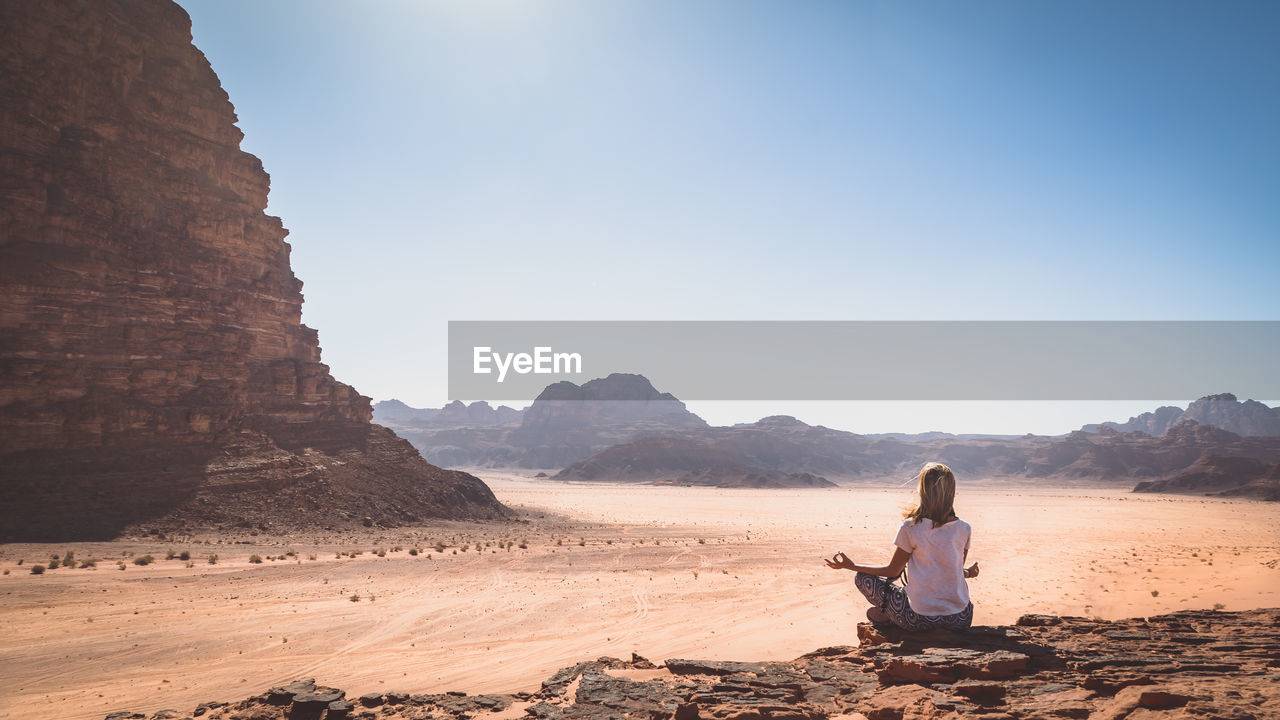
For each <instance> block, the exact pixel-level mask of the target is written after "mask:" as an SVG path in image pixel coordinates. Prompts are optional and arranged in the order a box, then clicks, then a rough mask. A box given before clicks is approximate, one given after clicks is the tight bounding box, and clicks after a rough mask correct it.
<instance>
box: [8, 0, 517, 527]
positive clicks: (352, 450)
mask: <svg viewBox="0 0 1280 720" xmlns="http://www.w3.org/2000/svg"><path fill="white" fill-rule="evenodd" d="M0 67H2V68H3V71H2V72H0V97H3V103H0V126H2V127H3V128H4V132H3V134H2V135H0V186H2V187H3V192H2V193H0V197H3V198H4V199H3V201H2V202H3V205H0V286H2V287H3V293H2V294H0V539H3V538H9V539H16V538H30V539H60V538H69V537H92V536H103V535H110V534H113V533H114V532H116V531H117V530H119V529H120V528H121V527H123V526H124V525H126V524H128V523H129V522H132V521H136V520H141V519H147V518H155V517H164V516H166V515H168V514H170V513H172V512H173V511H175V509H177V508H181V507H183V506H191V507H190V508H189V510H190V513H189V514H192V515H193V516H195V515H203V514H205V513H204V509H205V508H202V507H200V506H196V505H192V503H193V502H194V501H196V500H198V499H203V500H204V501H205V505H208V506H210V509H212V510H214V511H215V512H216V511H219V508H222V509H223V510H225V511H226V512H224V513H223V514H228V515H234V514H235V512H234V503H230V504H228V503H224V502H223V498H224V496H229V494H230V495H231V496H233V495H234V493H235V492H239V490H237V489H236V488H239V489H240V490H254V489H255V484H256V483H266V485H265V486H263V487H266V486H271V487H275V489H288V488H290V487H293V488H294V490H298V488H297V487H296V484H297V483H299V482H316V481H322V480H330V481H333V482H336V483H338V485H339V486H333V487H329V488H328V493H327V495H321V496H320V497H321V500H322V501H323V502H326V503H336V506H334V507H329V508H324V509H323V510H318V511H317V512H316V514H317V516H327V515H329V514H330V513H331V512H333V513H336V512H337V511H339V510H345V511H348V512H356V513H359V514H361V515H367V514H369V513H370V512H374V513H375V514H376V513H377V512H378V508H376V507H372V508H366V507H359V508H357V507H351V505H352V503H353V502H355V504H357V505H358V504H360V503H359V502H356V500H357V499H358V498H359V497H361V496H363V495H369V494H371V493H370V491H372V490H375V489H380V488H379V483H380V482H383V481H382V480H378V479H375V478H373V477H369V476H367V471H368V470H369V469H371V468H373V469H376V471H377V472H380V473H384V474H385V479H386V480H387V481H388V482H390V483H392V484H393V485H400V487H393V488H390V491H391V492H390V494H391V496H393V498H394V499H392V500H391V501H390V502H391V503H393V504H397V505H400V506H401V507H400V510H399V514H400V516H401V519H403V517H405V516H411V515H436V514H445V515H461V516H472V517H474V516H493V515H495V514H499V513H500V512H501V508H500V506H499V505H498V504H497V502H496V501H495V500H494V499H493V497H492V494H491V493H489V492H488V489H487V488H486V487H484V485H483V484H482V483H480V482H479V481H478V480H476V479H474V478H470V476H466V477H460V476H456V475H455V474H453V473H448V472H445V471H440V470H439V469H438V468H434V467H432V466H430V465H427V464H426V463H425V462H423V461H422V460H421V459H420V458H418V457H417V454H416V453H414V452H412V450H411V449H410V448H409V447H408V445H407V444H403V443H402V442H401V441H398V439H396V438H395V437H394V436H393V435H391V434H390V433H389V432H387V431H385V430H383V429H381V428H377V427H376V426H372V425H370V418H371V411H370V406H369V400H368V398H366V397H363V396H361V395H360V394H359V393H357V392H356V391H355V390H354V389H352V388H351V387H349V386H347V385H344V384H342V383H340V382H337V381H336V380H334V378H333V377H332V376H331V375H330V374H329V369H328V367H327V366H325V365H323V364H322V363H321V362H320V347H319V345H318V340H317V335H316V332H315V331H314V330H312V329H311V328H308V327H306V326H305V325H302V324H301V314H302V294H301V288H302V283H301V282H299V281H298V279H297V278H295V277H294V276H293V272H292V271H291V270H290V266H289V245H288V244H287V243H286V242H284V238H285V236H286V234H287V231H286V230H285V229H284V228H283V226H282V224H281V221H280V219H279V218H276V217H272V216H269V215H267V214H266V213H265V212H264V211H265V208H266V206H267V191H268V187H269V178H268V176H267V173H266V172H264V171H263V168H262V164H261V163H260V162H259V160H258V159H257V158H256V157H254V156H253V155H250V154H248V153H245V152H242V151H241V150H240V140H241V137H242V134H241V132H240V130H239V129H238V128H237V127H236V126H235V122H236V115H235V112H234V109H233V108H232V105H231V103H230V101H229V99H228V97H227V94H226V93H225V92H224V91H223V90H222V88H221V86H220V84H219V82H218V78H217V76H216V75H215V74H214V72H213V70H212V69H211V68H210V66H209V63H208V61H207V60H206V59H205V57H204V55H203V54H202V53H200V51H199V50H197V49H196V48H195V47H194V46H193V45H192V44H191V32H190V19H189V18H188V17H187V15H186V13H185V12H184V11H183V10H182V9H181V8H179V7H178V6H177V5H176V4H174V3H172V2H169V0H80V1H77V0H67V1H65V2H57V3H26V2H6V3H3V4H0ZM401 444H403V445H404V447H399V445H401ZM326 458H329V459H326ZM362 463H363V464H364V465H366V466H368V467H366V470H365V472H364V474H362V473H361V472H350V466H352V465H353V464H355V465H359V464H362ZM338 465H343V466H346V467H347V468H348V470H347V471H343V472H339V473H338V474H336V475H334V474H331V473H328V468H330V467H334V466H338ZM259 470H262V471H264V472H262V473H258V472H257V471H259ZM250 471H252V472H250ZM211 479H213V480H214V482H213V483H212V484H213V485H217V486H218V487H219V488H220V489H219V490H218V491H217V492H210V491H209V487H210V484H211V483H210V480H211ZM343 483H346V484H348V485H350V484H351V483H356V484H361V483H363V484H365V485H366V486H365V487H361V488H359V489H354V488H351V487H341V486H340V485H342V484H343ZM256 489H258V490H262V489H263V488H262V487H257V488H256ZM429 496H435V497H436V499H435V500H433V501H432V502H431V503H428V504H425V505H424V504H422V503H421V502H418V503H417V504H414V502H413V501H412V498H413V497H429ZM230 499H231V500H235V498H234V497H230ZM366 504H367V503H366ZM375 504H376V503H375ZM268 509H269V508H268ZM290 510H291V511H292V508H291V509H290Z"/></svg>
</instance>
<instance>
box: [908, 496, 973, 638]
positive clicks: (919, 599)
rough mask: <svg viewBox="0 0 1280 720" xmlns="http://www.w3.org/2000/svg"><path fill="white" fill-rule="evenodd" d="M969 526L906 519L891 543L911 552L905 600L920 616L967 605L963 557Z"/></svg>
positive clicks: (950, 612)
mask: <svg viewBox="0 0 1280 720" xmlns="http://www.w3.org/2000/svg"><path fill="white" fill-rule="evenodd" d="M971 534H972V529H971V528H970V527H969V523H967V522H965V521H963V520H959V519H957V520H952V521H950V522H948V523H945V524H943V525H939V526H936V527H935V526H934V522H933V520H930V519H929V518H922V519H921V520H920V522H916V521H914V520H907V521H906V522H904V523H902V526H901V527H900V528H898V537H897V539H895V540H894V544H895V545H897V546H898V547H900V548H902V549H903V550H905V551H907V552H909V553H911V559H910V560H908V561H907V587H906V590H907V599H908V600H909V601H910V602H911V607H912V608H913V609H914V610H915V611H916V612H918V613H920V614H921V615H951V614H953V613H958V612H960V611H962V610H964V609H965V607H967V606H968V605H969V586H968V584H967V583H966V582H965V581H964V558H965V552H966V551H967V550H968V549H969V537H970V535H971Z"/></svg>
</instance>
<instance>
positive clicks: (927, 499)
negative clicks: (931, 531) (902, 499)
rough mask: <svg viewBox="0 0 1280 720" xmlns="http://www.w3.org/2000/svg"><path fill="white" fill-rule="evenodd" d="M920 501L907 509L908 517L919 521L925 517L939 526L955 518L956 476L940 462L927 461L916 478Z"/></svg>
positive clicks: (935, 525)
mask: <svg viewBox="0 0 1280 720" xmlns="http://www.w3.org/2000/svg"><path fill="white" fill-rule="evenodd" d="M916 480H917V483H916V486H917V487H916V489H917V490H918V491H919V493H920V502H919V503H918V504H916V505H914V506H912V507H910V508H908V509H907V512H906V514H905V515H904V516H903V517H906V518H907V519H909V520H913V521H914V522H916V523H918V522H920V521H921V520H923V519H924V518H929V519H930V520H932V521H933V526H934V527H937V526H939V525H943V524H945V523H948V522H950V521H951V520H952V519H953V518H955V515H956V511H955V500H956V476H955V473H953V472H951V468H949V467H947V466H946V465H943V464H942V463H940V462H931V463H925V465H924V467H922V468H920V475H919V476H918V477H917V478H916Z"/></svg>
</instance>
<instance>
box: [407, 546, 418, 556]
mask: <svg viewBox="0 0 1280 720" xmlns="http://www.w3.org/2000/svg"><path fill="white" fill-rule="evenodd" d="M409 554H410V555H417V554H418V548H409Z"/></svg>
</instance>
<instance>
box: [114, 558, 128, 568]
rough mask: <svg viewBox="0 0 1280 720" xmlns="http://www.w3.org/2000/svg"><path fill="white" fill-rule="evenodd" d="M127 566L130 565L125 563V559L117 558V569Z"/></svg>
mask: <svg viewBox="0 0 1280 720" xmlns="http://www.w3.org/2000/svg"><path fill="white" fill-rule="evenodd" d="M126 567H128V566H127V565H125V564H124V561H123V560H117V561H116V569H117V570H123V569H125V568H126Z"/></svg>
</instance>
